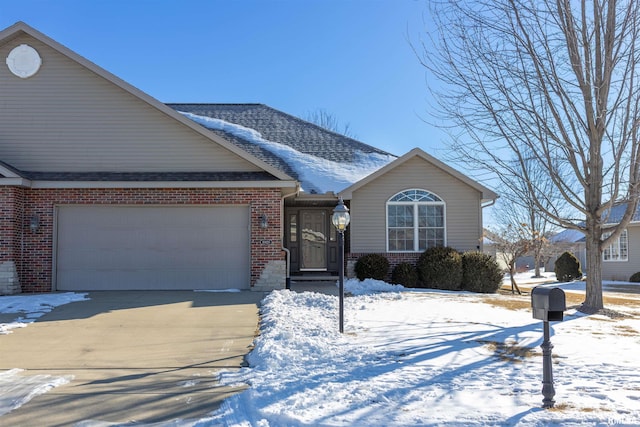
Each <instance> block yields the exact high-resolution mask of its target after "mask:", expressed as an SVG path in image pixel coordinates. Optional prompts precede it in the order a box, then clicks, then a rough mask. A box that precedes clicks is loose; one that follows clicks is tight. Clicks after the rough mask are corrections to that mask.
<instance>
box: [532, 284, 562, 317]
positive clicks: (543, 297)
mask: <svg viewBox="0 0 640 427" xmlns="http://www.w3.org/2000/svg"><path fill="white" fill-rule="evenodd" d="M531 308H532V309H533V318H534V319H539V320H544V321H545V322H553V321H560V320H562V319H563V318H564V311H565V310H566V309H567V303H566V300H565V296H564V291H563V290H562V289H560V288H550V287H546V286H536V287H535V288H533V290H532V291H531Z"/></svg>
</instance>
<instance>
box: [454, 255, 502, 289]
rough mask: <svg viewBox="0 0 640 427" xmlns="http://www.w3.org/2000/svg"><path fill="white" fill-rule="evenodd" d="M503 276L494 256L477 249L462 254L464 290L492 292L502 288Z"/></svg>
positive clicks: (462, 287)
mask: <svg viewBox="0 0 640 427" xmlns="http://www.w3.org/2000/svg"><path fill="white" fill-rule="evenodd" d="M503 277H504V274H503V272H502V270H501V269H500V266H499V265H498V263H497V262H496V260H495V259H493V257H492V256H490V255H487V254H485V253H482V252H477V251H473V252H465V253H463V254H462V286H461V289H462V290H465V291H470V292H479V293H484V294H492V293H495V292H497V291H498V289H500V286H501V285H502V278H503Z"/></svg>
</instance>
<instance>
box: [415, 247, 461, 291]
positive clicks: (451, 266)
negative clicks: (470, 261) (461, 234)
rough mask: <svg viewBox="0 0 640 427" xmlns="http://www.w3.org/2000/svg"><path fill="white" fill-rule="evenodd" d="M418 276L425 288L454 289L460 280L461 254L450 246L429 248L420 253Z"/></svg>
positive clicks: (458, 286) (456, 288)
mask: <svg viewBox="0 0 640 427" xmlns="http://www.w3.org/2000/svg"><path fill="white" fill-rule="evenodd" d="M417 269H418V278H419V279H420V281H421V284H422V286H423V287H425V288H433V289H444V290H449V291H456V290H458V289H460V283H461V282H462V256H461V255H460V253H459V252H458V251H456V250H455V249H453V248H450V247H434V248H429V249H427V250H426V251H424V252H423V253H422V254H420V258H418V263H417Z"/></svg>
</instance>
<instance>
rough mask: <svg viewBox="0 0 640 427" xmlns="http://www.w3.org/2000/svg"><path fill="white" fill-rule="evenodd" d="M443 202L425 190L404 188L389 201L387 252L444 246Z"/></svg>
mask: <svg viewBox="0 0 640 427" xmlns="http://www.w3.org/2000/svg"><path fill="white" fill-rule="evenodd" d="M445 236H446V232H445V204H444V201H443V200H442V199H441V198H440V197H438V196H436V195H435V194H433V193H430V192H429V191H426V190H418V189H412V190H405V191H402V192H400V193H398V194H396V195H395V196H393V197H391V198H390V199H389V201H387V251H389V252H421V251H424V250H425V249H427V248H431V247H434V246H445V245H446V241H445Z"/></svg>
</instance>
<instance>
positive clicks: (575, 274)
mask: <svg viewBox="0 0 640 427" xmlns="http://www.w3.org/2000/svg"><path fill="white" fill-rule="evenodd" d="M554 272H555V273H556V278H557V279H558V280H559V281H560V282H570V281H572V280H576V279H580V278H581V277H582V270H581V269H580V261H578V258H576V257H575V255H573V254H572V253H571V252H565V253H563V254H562V255H560V257H559V258H558V259H557V260H556V262H555V268H554Z"/></svg>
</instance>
